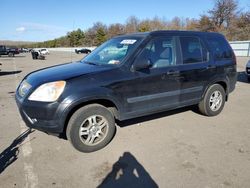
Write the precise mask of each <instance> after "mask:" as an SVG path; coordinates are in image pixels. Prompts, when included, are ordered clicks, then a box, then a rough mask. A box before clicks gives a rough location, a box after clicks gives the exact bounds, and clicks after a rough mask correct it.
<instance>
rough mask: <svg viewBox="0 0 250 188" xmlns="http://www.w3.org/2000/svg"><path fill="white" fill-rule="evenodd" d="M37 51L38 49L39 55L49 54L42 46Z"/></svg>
mask: <svg viewBox="0 0 250 188" xmlns="http://www.w3.org/2000/svg"><path fill="white" fill-rule="evenodd" d="M39 51H40V53H41V55H49V50H48V49H46V48H42V49H40V50H39Z"/></svg>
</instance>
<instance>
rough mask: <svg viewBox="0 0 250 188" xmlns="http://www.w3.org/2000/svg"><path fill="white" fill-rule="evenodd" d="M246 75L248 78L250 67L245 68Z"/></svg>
mask: <svg viewBox="0 0 250 188" xmlns="http://www.w3.org/2000/svg"><path fill="white" fill-rule="evenodd" d="M246 74H247V75H248V76H250V67H246Z"/></svg>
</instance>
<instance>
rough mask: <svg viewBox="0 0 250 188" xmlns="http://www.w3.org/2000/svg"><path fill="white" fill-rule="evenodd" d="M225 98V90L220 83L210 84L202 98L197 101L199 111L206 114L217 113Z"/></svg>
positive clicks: (214, 114) (220, 109) (221, 107)
mask: <svg viewBox="0 0 250 188" xmlns="http://www.w3.org/2000/svg"><path fill="white" fill-rule="evenodd" d="M225 98H226V94H225V90H224V88H223V87H222V86H221V85H219V84H214V85H212V86H210V87H209V88H208V90H207V92H206V94H205V96H204V98H203V100H202V101H201V102H200V103H199V110H200V112H201V113H202V114H203V115H206V116H216V115H218V114H219V113H220V112H221V111H222V109H223V107H224V104H225Z"/></svg>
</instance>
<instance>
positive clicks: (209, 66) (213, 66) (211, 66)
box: [207, 65, 216, 69]
mask: <svg viewBox="0 0 250 188" xmlns="http://www.w3.org/2000/svg"><path fill="white" fill-rule="evenodd" d="M215 68H216V66H215V65H208V66H207V69H215Z"/></svg>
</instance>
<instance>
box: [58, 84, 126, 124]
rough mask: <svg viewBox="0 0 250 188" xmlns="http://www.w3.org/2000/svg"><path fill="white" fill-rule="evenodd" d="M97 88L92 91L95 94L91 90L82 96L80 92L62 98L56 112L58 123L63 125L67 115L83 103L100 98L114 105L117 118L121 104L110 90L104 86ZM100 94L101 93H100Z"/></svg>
mask: <svg viewBox="0 0 250 188" xmlns="http://www.w3.org/2000/svg"><path fill="white" fill-rule="evenodd" d="M100 90H101V91H100ZM100 90H99V89H98V90H96V89H95V91H94V93H95V94H93V91H92V92H91V91H88V92H87V91H86V93H87V95H86V93H85V92H84V93H85V95H84V96H82V94H79V93H78V94H74V95H71V96H69V97H67V98H65V99H64V100H63V102H62V103H61V105H60V107H59V108H58V112H57V114H60V116H61V118H60V119H61V120H60V124H61V125H64V124H65V122H66V121H67V120H68V118H69V115H71V113H72V111H75V110H76V109H78V108H79V107H81V106H82V105H83V104H84V103H96V102H97V101H100V100H106V101H110V102H111V103H113V104H114V105H115V107H116V108H117V111H116V112H115V116H117V118H118V119H119V118H120V114H121V113H122V112H123V107H122V104H121V103H120V102H119V101H118V100H117V99H116V98H115V97H114V96H113V95H112V94H110V92H108V91H107V90H108V89H106V88H102V89H100ZM100 94H101V95H100Z"/></svg>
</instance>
